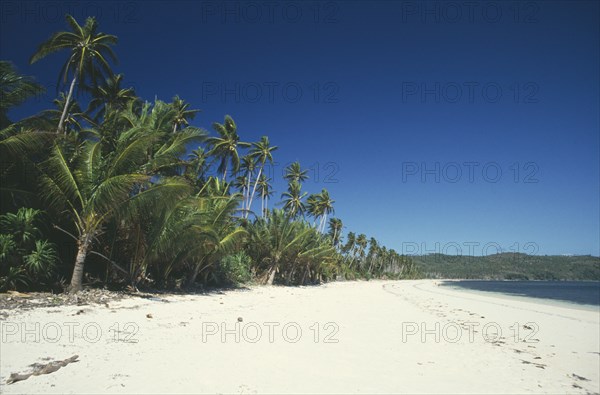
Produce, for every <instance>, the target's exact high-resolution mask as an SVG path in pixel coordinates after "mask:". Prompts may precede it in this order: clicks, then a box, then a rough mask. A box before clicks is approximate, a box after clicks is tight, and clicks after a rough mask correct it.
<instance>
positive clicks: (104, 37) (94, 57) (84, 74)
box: [29, 15, 117, 133]
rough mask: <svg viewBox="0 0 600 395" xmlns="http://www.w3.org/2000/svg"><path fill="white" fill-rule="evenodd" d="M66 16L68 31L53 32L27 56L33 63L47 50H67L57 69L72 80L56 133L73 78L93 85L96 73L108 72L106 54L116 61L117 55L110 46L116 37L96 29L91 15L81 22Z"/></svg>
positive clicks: (74, 80)
mask: <svg viewBox="0 0 600 395" xmlns="http://www.w3.org/2000/svg"><path fill="white" fill-rule="evenodd" d="M66 19H67V23H68V24H69V26H70V28H71V30H72V31H70V32H69V31H65V32H58V33H55V34H54V35H53V36H52V37H50V39H49V40H48V41H45V42H43V43H42V44H41V45H40V46H39V48H38V50H37V51H36V52H35V53H34V54H33V56H32V57H31V59H30V60H29V62H30V64H33V63H35V62H37V61H38V60H40V59H43V58H45V57H46V56H48V55H49V54H51V53H54V52H57V51H60V50H63V49H66V50H68V51H70V55H69V58H68V59H67V61H66V62H65V64H64V65H63V67H62V70H61V72H60V74H62V78H63V82H64V83H66V82H67V78H68V76H69V75H72V80H71V85H70V87H69V92H68V94H67V97H66V101H65V107H64V109H63V113H62V115H61V117H60V121H59V123H58V128H57V130H56V132H57V133H61V132H63V124H64V121H65V117H66V115H67V108H68V107H69V103H70V102H71V98H72V97H73V90H74V89H75V84H76V82H77V80H79V82H80V84H82V85H84V84H85V83H86V80H88V79H89V80H90V81H91V83H92V84H91V85H92V86H95V85H97V80H98V78H99V77H100V76H102V75H103V74H107V75H110V74H112V71H111V68H110V65H109V64H108V61H107V58H110V59H111V60H112V61H113V62H116V61H117V57H116V56H115V54H114V52H113V51H112V49H111V47H110V46H111V45H115V44H116V43H117V37H116V36H113V35H110V34H104V33H100V32H98V22H97V21H96V19H95V18H94V17H89V18H87V19H86V21H85V24H84V25H83V26H81V25H80V24H79V23H77V21H76V20H75V18H73V17H72V16H71V15H67V16H66ZM59 78H60V75H59Z"/></svg>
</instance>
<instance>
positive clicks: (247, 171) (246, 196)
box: [239, 155, 256, 215]
mask: <svg viewBox="0 0 600 395" xmlns="http://www.w3.org/2000/svg"><path fill="white" fill-rule="evenodd" d="M240 170H241V172H242V177H244V178H245V181H244V182H243V183H241V184H239V185H240V186H241V188H240V189H241V191H242V196H243V200H242V210H244V215H245V212H246V210H247V208H248V202H249V200H250V184H251V182H252V176H253V175H254V171H255V170H256V158H254V157H253V156H250V155H245V156H243V157H242V162H241V163H240Z"/></svg>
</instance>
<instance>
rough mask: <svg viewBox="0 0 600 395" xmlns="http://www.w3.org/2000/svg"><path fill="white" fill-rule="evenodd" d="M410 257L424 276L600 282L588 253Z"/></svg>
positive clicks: (599, 266)
mask: <svg viewBox="0 0 600 395" xmlns="http://www.w3.org/2000/svg"><path fill="white" fill-rule="evenodd" d="M411 258H412V259H413V260H414V261H415V263H416V264H417V266H418V267H419V269H420V270H421V273H422V274H423V276H424V277H426V278H462V279H489V280H595V281H600V258H599V257H594V256H591V255H575V256H562V255H527V254H520V253H501V254H494V255H487V256H460V255H444V254H429V255H418V256H412V257H411Z"/></svg>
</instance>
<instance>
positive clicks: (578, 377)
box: [571, 373, 590, 381]
mask: <svg viewBox="0 0 600 395" xmlns="http://www.w3.org/2000/svg"><path fill="white" fill-rule="evenodd" d="M571 376H573V378H574V379H576V380H581V381H590V379H586V378H585V377H583V376H580V375H578V374H575V373H572V374H571Z"/></svg>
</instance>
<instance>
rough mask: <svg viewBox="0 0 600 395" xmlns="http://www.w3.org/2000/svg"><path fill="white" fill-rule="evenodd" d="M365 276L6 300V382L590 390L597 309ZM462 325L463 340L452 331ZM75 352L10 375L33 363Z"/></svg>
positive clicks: (98, 389)
mask: <svg viewBox="0 0 600 395" xmlns="http://www.w3.org/2000/svg"><path fill="white" fill-rule="evenodd" d="M438 284H439V281H434V280H415V281H371V282H346V283H331V284H326V285H322V286H315V287H252V288H250V289H244V290H232V291H224V292H216V293H212V294H207V295H186V296H168V297H164V298H157V299H154V300H148V299H141V298H128V299H124V300H121V301H118V302H111V303H109V304H108V306H106V305H90V306H62V307H55V308H39V309H35V310H30V311H20V312H19V311H13V312H10V314H9V316H8V318H6V319H5V320H3V321H2V323H1V328H0V329H1V331H2V333H1V334H0V335H1V339H0V347H1V349H0V359H1V361H0V381H1V383H2V384H1V387H0V391H1V392H3V393H6V394H13V393H33V394H38V393H39V394H50V393H73V394H90V393H94V394H103V393H121V394H134V393H235V394H248V393H250V394H253V393H258V394H263V393H284V394H285V393H482V394H483V393H552V394H556V393H569V394H572V393H582V394H585V393H598V392H600V377H599V376H600V373H599V372H600V312H599V311H598V309H590V308H587V309H585V308H578V307H577V306H576V305H572V306H569V305H566V304H551V303H548V302H544V303H538V302H537V301H536V300H535V299H527V298H521V299H515V298H510V297H503V296H501V295H497V294H485V293H475V292H468V291H461V290H455V289H449V288H447V287H440V286H439V285H438ZM459 335H460V338H459ZM73 355H78V356H79V359H78V362H75V363H70V364H68V365H67V366H64V367H62V368H61V369H59V370H58V371H56V372H53V373H50V374H45V375H38V376H31V377H30V378H28V379H27V380H24V381H20V382H16V383H14V384H11V385H6V384H5V383H6V380H7V379H8V377H9V376H10V374H11V373H27V372H31V371H32V367H30V366H29V365H31V364H34V363H40V364H43V363H48V362H49V361H53V360H64V359H66V358H69V357H71V356H73Z"/></svg>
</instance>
